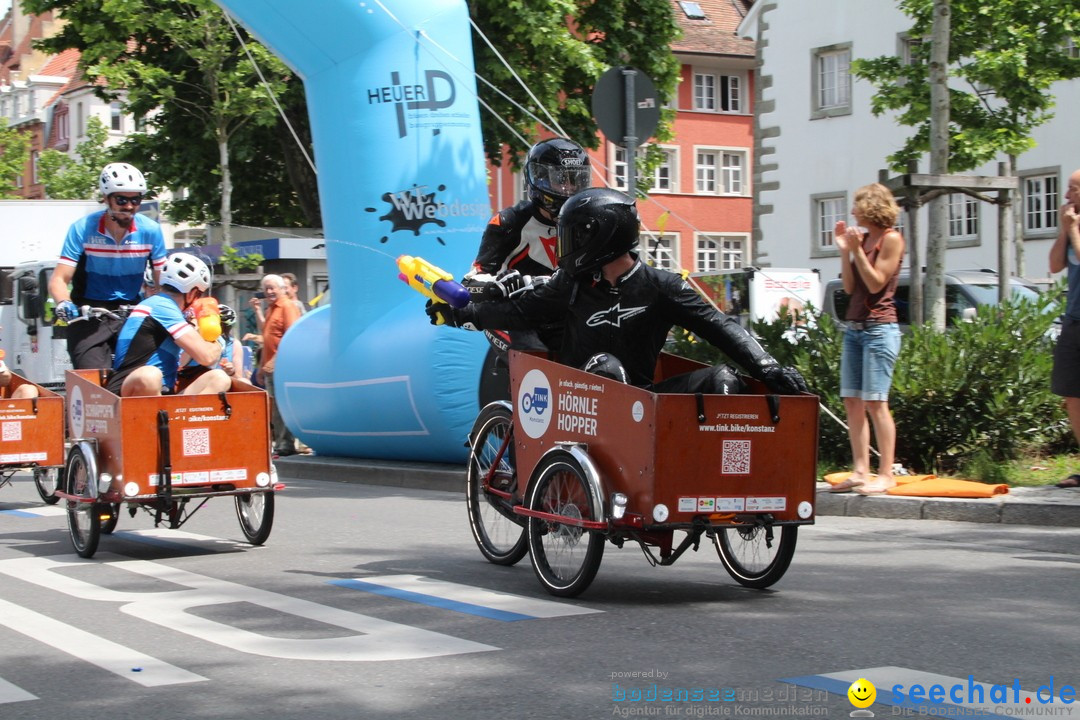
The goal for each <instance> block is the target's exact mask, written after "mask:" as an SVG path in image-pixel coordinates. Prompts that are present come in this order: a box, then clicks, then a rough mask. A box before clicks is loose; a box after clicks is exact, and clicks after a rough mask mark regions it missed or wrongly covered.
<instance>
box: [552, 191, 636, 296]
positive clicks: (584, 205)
mask: <svg viewBox="0 0 1080 720" xmlns="http://www.w3.org/2000/svg"><path fill="white" fill-rule="evenodd" d="M640 222H641V219H640V218H639V217H638V211H637V205H635V203H634V200H633V198H631V197H630V196H628V195H625V194H623V193H621V192H619V191H618V190H610V189H608V188H589V189H588V190H582V191H581V192H579V193H578V194H577V195H574V196H573V197H572V198H570V199H569V200H567V201H566V203H565V204H564V205H563V207H562V210H561V211H560V212H559V224H558V229H559V240H558V244H557V247H556V253H557V254H558V256H559V267H560V268H562V270H563V271H564V272H568V273H570V274H571V275H574V276H580V275H586V274H589V273H593V272H596V271H597V270H599V269H600V268H602V267H603V266H604V265H606V264H608V263H609V262H611V261H612V260H614V259H615V258H617V257H619V256H620V255H622V254H623V253H625V252H627V251H629V250H630V249H632V248H633V247H635V246H636V245H637V243H638V226H639V225H640Z"/></svg>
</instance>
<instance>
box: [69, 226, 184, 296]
mask: <svg viewBox="0 0 1080 720" xmlns="http://www.w3.org/2000/svg"><path fill="white" fill-rule="evenodd" d="M106 212H108V211H107V210H101V211H98V212H96V213H91V214H90V215H87V216H86V217H84V218H83V219H81V220H76V221H75V222H74V223H72V224H71V227H70V228H68V233H67V237H66V238H65V239H64V247H63V249H61V250H60V258H59V259H58V260H57V263H58V264H60V265H69V266H71V267H73V268H75V275H74V277H73V278H72V283H71V299H72V300H73V301H74V302H75V304H76V305H83V304H87V303H89V304H93V303H94V302H95V301H97V302H99V303H114V304H116V303H134V302H136V301H137V299H138V297H139V291H140V290H141V289H142V282H143V271H145V270H146V261H147V260H150V261H151V262H152V263H153V266H154V268H155V269H158V270H160V269H161V268H162V267H163V266H164V265H165V239H164V238H163V237H162V235H161V226H160V225H158V224H157V223H156V222H154V221H153V220H151V219H150V218H148V217H146V216H145V215H139V214H138V213H136V214H135V216H134V218H133V219H132V222H131V227H129V228H128V233H127V235H125V236H124V239H123V240H121V241H120V242H117V241H116V240H115V239H114V238H113V237H112V235H110V234H109V233H108V231H106V229H105V213H106Z"/></svg>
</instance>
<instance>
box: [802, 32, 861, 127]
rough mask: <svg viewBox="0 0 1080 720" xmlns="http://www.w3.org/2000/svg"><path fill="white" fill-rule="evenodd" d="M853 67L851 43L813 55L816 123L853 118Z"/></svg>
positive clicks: (813, 117)
mask: <svg viewBox="0 0 1080 720" xmlns="http://www.w3.org/2000/svg"><path fill="white" fill-rule="evenodd" d="M850 66H851V44H850V43H848V44H845V45H831V46H829V47H824V48H817V49H815V50H814V51H813V78H812V81H813V82H812V85H813V92H814V100H813V107H812V112H811V118H812V119H817V118H824V117H834V116H837V115H850V114H851V75H850V74H849V73H848V69H849V68H850Z"/></svg>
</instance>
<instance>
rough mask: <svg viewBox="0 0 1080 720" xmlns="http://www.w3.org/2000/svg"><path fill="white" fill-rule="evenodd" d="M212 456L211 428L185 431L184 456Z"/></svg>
mask: <svg viewBox="0 0 1080 720" xmlns="http://www.w3.org/2000/svg"><path fill="white" fill-rule="evenodd" d="M209 454H210V428H188V429H185V430H184V455H209Z"/></svg>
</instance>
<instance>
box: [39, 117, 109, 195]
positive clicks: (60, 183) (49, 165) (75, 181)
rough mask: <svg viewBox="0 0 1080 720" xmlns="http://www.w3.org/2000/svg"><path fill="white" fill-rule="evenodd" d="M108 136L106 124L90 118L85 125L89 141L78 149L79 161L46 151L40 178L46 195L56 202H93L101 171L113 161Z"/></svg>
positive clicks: (40, 169)
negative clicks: (106, 141)
mask: <svg viewBox="0 0 1080 720" xmlns="http://www.w3.org/2000/svg"><path fill="white" fill-rule="evenodd" d="M108 135H109V132H108V130H106V129H105V124H104V123H103V122H101V120H100V119H99V118H96V117H91V118H90V119H88V120H87V121H86V140H84V141H83V142H81V143H79V144H78V145H77V146H76V148H75V152H76V153H77V155H78V157H77V158H76V157H72V156H71V155H68V154H67V153H65V152H60V151H59V150H53V149H52V148H49V149H47V150H43V151H42V152H41V156H40V157H39V158H38V177H39V178H41V182H42V184H43V185H44V186H45V194H46V195H48V196H49V197H50V198H52V199H54V200H92V199H93V198H94V197H95V195H96V194H97V192H98V176H99V174H100V173H101V168H103V167H105V165H106V164H108V163H109V162H110V161H111V160H112V158H113V156H112V155H111V154H110V151H109V150H107V149H106V147H105V139H106V138H107V137H108Z"/></svg>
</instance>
